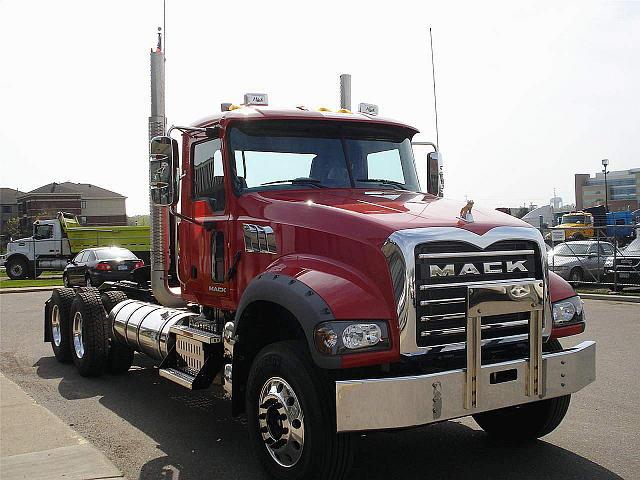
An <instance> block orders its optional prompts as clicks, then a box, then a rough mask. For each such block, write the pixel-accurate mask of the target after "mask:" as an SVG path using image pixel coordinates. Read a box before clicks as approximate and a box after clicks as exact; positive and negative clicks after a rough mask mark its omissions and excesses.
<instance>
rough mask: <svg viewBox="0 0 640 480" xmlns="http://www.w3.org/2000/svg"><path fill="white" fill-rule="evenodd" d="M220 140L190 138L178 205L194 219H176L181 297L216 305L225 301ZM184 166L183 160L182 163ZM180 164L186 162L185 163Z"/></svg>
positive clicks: (226, 236) (224, 208) (226, 239)
mask: <svg viewBox="0 0 640 480" xmlns="http://www.w3.org/2000/svg"><path fill="white" fill-rule="evenodd" d="M222 158H223V155H222V141H221V139H220V138H206V139H204V140H202V139H200V140H196V141H193V142H192V143H191V145H190V148H189V157H188V169H189V170H188V174H187V175H185V176H183V179H182V182H183V183H182V192H183V197H182V200H183V202H182V209H183V212H188V213H187V216H189V217H191V218H193V219H194V220H195V222H190V221H187V220H182V221H181V222H180V252H181V254H180V257H181V258H180V266H179V268H180V278H181V280H182V282H183V283H184V284H185V287H186V288H185V290H186V293H187V295H193V296H195V298H196V299H197V301H198V302H199V303H202V304H204V305H207V306H212V307H217V308H222V307H223V306H225V305H226V304H227V303H228V301H229V300H230V295H231V294H230V280H229V279H228V278H227V272H228V270H229V267H230V265H231V261H230V259H229V257H228V253H227V252H228V247H227V246H228V244H229V234H230V231H231V229H230V226H229V225H230V215H229V213H228V205H227V201H226V200H227V196H226V185H227V183H228V182H227V178H226V176H225V168H224V165H223V163H224V162H223V161H222ZM185 164H187V162H185ZM185 166H186V165H185Z"/></svg>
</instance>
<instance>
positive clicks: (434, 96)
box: [429, 27, 440, 150]
mask: <svg viewBox="0 0 640 480" xmlns="http://www.w3.org/2000/svg"><path fill="white" fill-rule="evenodd" d="M429 44H430V45H431V78H432V79H433V110H434V112H435V114H436V150H440V136H439V134H438V99H437V97H436V66H435V62H434V60H433V34H432V33H431V27H429Z"/></svg>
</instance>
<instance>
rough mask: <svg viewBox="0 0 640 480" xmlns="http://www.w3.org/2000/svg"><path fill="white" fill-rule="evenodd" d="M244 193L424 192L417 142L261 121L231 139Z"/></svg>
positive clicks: (394, 133) (365, 131)
mask: <svg viewBox="0 0 640 480" xmlns="http://www.w3.org/2000/svg"><path fill="white" fill-rule="evenodd" d="M229 143H230V150H231V154H232V168H235V172H234V173H235V175H234V177H235V178H234V184H235V188H236V191H237V192H238V193H242V192H247V191H257V190H273V189H286V188H354V187H355V188H372V187H375V188H395V189H398V188H399V189H404V190H410V191H416V192H417V191H419V190H420V186H419V184H418V178H417V175H416V171H415V165H414V161H413V152H412V149H411V139H410V138H409V137H408V135H407V132H406V131H403V130H402V129H398V128H395V127H389V126H376V127H372V126H371V125H344V124H339V125H335V124H333V123H332V124H325V123H320V122H299V121H297V122H282V121H259V122H252V123H247V124H243V125H239V126H236V127H233V128H231V131H230V133H229Z"/></svg>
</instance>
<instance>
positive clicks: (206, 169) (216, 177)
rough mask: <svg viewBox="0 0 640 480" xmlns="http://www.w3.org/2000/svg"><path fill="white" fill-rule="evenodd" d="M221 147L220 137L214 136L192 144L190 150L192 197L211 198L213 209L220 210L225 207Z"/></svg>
mask: <svg viewBox="0 0 640 480" xmlns="http://www.w3.org/2000/svg"><path fill="white" fill-rule="evenodd" d="M221 148H222V147H221V141H220V139H219V138H215V139H212V140H205V141H203V142H199V143H196V144H194V145H193V148H192V152H191V159H192V167H193V170H192V171H193V187H192V192H193V198H194V200H196V199H210V200H213V202H212V204H213V205H212V206H213V210H215V211H222V210H224V207H225V195H224V170H223V167H222V150H221Z"/></svg>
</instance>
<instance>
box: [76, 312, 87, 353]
mask: <svg viewBox="0 0 640 480" xmlns="http://www.w3.org/2000/svg"><path fill="white" fill-rule="evenodd" d="M73 348H74V350H75V351H76V357H78V358H82V357H84V342H83V341H82V314H81V313H80V312H76V313H75V315H74V316H73Z"/></svg>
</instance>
